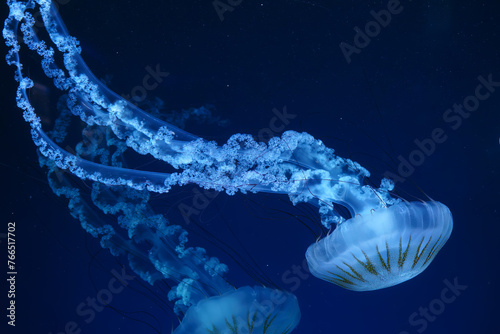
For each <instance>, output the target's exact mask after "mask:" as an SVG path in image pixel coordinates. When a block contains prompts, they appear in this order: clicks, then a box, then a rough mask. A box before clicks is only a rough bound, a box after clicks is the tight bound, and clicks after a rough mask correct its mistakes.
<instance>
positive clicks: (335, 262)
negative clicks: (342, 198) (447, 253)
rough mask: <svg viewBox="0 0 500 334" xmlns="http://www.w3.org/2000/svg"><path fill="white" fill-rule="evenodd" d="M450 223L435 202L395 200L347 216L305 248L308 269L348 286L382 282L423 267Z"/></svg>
mask: <svg viewBox="0 0 500 334" xmlns="http://www.w3.org/2000/svg"><path fill="white" fill-rule="evenodd" d="M452 229H453V218H452V215H451V212H450V210H449V209H448V207H446V206H445V205H444V204H442V203H440V202H435V201H430V202H423V203H421V202H400V203H398V204H395V205H393V206H390V207H388V208H379V209H377V210H373V211H372V213H370V214H364V215H356V216H354V217H353V218H351V219H348V220H347V221H345V222H344V223H342V224H339V225H338V227H337V228H336V229H335V230H334V231H333V232H332V233H331V234H330V235H328V236H327V237H326V238H323V239H321V240H320V241H318V242H317V243H314V244H312V245H311V246H309V248H308V249H307V252H306V258H307V263H308V265H309V269H310V271H311V273H312V274H313V275H314V276H316V277H318V278H321V279H323V280H325V281H328V282H331V283H333V284H336V285H339V286H341V287H343V288H346V289H349V290H354V291H370V290H379V289H383V288H387V287H390V286H393V285H397V284H400V283H402V282H405V281H407V280H409V279H411V278H413V277H415V276H417V275H418V274H420V273H421V272H422V271H424V270H425V269H426V268H427V267H428V266H429V264H430V263H431V262H432V260H433V259H434V258H435V257H436V255H437V253H438V252H439V250H440V249H441V248H442V247H443V246H444V244H445V243H446V241H447V240H448V238H449V237H450V235H451V231H452Z"/></svg>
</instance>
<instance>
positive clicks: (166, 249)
mask: <svg viewBox="0 0 500 334" xmlns="http://www.w3.org/2000/svg"><path fill="white" fill-rule="evenodd" d="M8 4H9V9H10V13H9V16H8V18H7V19H6V21H5V27H4V30H3V36H4V39H5V41H6V44H7V46H9V47H10V50H9V52H8V54H7V58H6V59H7V63H8V64H9V65H13V66H14V67H15V73H16V74H15V78H16V80H17V81H18V82H19V86H18V90H17V103H18V106H19V107H20V108H21V109H22V110H23V116H24V119H25V120H26V122H28V123H29V125H30V127H31V135H32V139H33V142H34V143H35V145H36V146H37V147H38V149H39V152H40V153H41V154H42V155H43V156H44V157H45V158H46V160H47V161H49V162H50V164H52V165H53V166H54V167H56V168H58V169H61V170H67V171H69V172H71V173H72V174H73V175H75V176H76V177H78V178H79V179H81V180H90V181H93V182H94V185H95V187H96V189H100V188H99V187H100V186H99V185H101V186H105V187H108V188H106V189H107V190H106V191H102V190H96V192H97V194H105V193H109V192H115V193H118V194H117V195H116V194H115V195H114V196H107V197H105V198H106V199H109V198H111V199H112V198H122V199H121V200H119V201H117V200H114V202H113V204H109V203H107V202H106V201H104V202H101V201H100V200H98V199H99V198H101V197H100V196H97V195H96V196H95V198H94V201H95V202H94V204H95V205H98V206H99V208H100V209H101V210H102V211H105V212H114V213H117V212H121V216H122V218H120V219H119V220H118V225H119V226H120V227H121V228H123V229H125V230H126V231H127V233H128V237H127V238H125V237H124V236H121V237H118V236H117V235H118V234H116V231H115V229H114V228H113V229H110V228H109V226H107V225H99V224H98V225H97V226H96V225H95V224H94V223H92V222H89V221H90V219H88V218H86V217H89V215H87V214H81V213H78V212H75V216H77V217H83V222H82V225H83V226H84V228H85V229H86V230H87V231H88V232H90V233H93V234H94V235H96V236H99V237H100V239H101V244H102V245H103V247H106V248H109V249H110V250H111V251H112V252H114V253H120V252H122V251H125V252H126V253H127V254H132V255H131V259H132V260H131V261H130V265H131V267H132V268H133V269H134V270H135V271H136V272H138V273H140V275H141V277H142V278H144V279H145V280H146V281H148V282H150V283H154V281H155V280H157V279H163V278H172V279H175V280H176V281H177V282H179V284H178V285H177V287H175V288H173V289H172V290H171V292H170V294H171V296H172V299H175V300H176V306H177V310H180V311H181V312H184V311H186V312H187V313H186V317H185V321H187V322H189V323H190V324H191V325H193V326H194V323H195V322H196V321H198V324H199V326H200V327H199V328H204V329H205V330H210V331H212V332H214V333H215V332H217V331H222V332H224V330H225V331H229V332H231V330H233V332H234V329H233V328H236V327H238V326H240V325H239V324H244V323H246V330H251V328H254V329H255V330H257V329H258V330H259V331H262V332H263V333H271V332H276V331H275V328H274V327H273V326H277V327H276V330H277V331H278V332H283V333H287V332H289V331H290V330H292V329H293V327H294V326H295V325H296V322H295V321H290V320H289V319H292V318H294V317H296V316H297V315H298V314H299V312H298V308H297V307H296V302H295V301H294V297H293V298H292V297H290V298H285V299H286V300H289V301H290V302H285V303H283V304H282V305H280V307H277V308H274V309H272V311H269V312H267V313H266V312H264V313H263V317H257V315H255V310H256V307H255V306H253V305H254V303H257V304H259V303H261V302H262V299H268V297H269V296H271V295H272V292H271V291H270V290H262V289H260V288H240V290H236V292H235V291H233V290H234V289H233V288H232V287H231V286H229V285H227V284H226V282H225V281H224V279H222V278H221V277H222V276H223V273H224V272H225V270H226V269H225V266H224V265H222V264H220V263H219V261H218V260H216V259H215V258H208V257H206V256H205V254H204V251H202V250H199V249H189V250H186V248H185V247H184V244H185V240H186V234H185V232H184V231H181V230H182V229H180V228H179V227H172V226H170V225H168V224H167V223H166V222H165V221H164V220H163V219H162V218H158V216H157V215H155V214H154V212H151V211H150V210H147V209H146V208H145V206H138V205H137V203H136V201H134V199H135V200H139V201H141V200H140V199H141V198H143V199H144V201H146V202H147V200H146V198H147V196H148V195H147V194H149V193H150V192H156V193H167V192H170V191H171V190H172V188H173V187H182V186H184V185H186V184H196V185H198V186H200V187H203V188H206V189H214V190H217V191H225V192H226V193H227V194H229V195H232V194H235V193H236V192H238V191H239V192H242V193H247V192H252V193H257V192H268V193H275V194H286V195H288V196H289V198H290V200H291V201H292V203H293V204H297V203H299V202H307V203H310V204H312V205H314V206H316V207H318V209H319V213H320V216H321V219H322V223H323V224H324V226H325V227H327V228H330V227H332V225H333V224H336V225H337V228H336V229H335V230H334V232H333V233H332V234H330V235H329V236H327V237H326V238H324V239H323V240H320V241H319V242H317V243H315V244H313V245H311V247H310V248H309V249H308V251H307V255H306V257H307V260H308V263H309V266H310V268H311V272H312V273H313V274H314V275H316V276H318V277H319V278H322V279H325V280H327V281H330V282H333V283H335V284H338V285H340V286H342V287H345V288H348V289H353V290H373V289H380V288H384V287H388V286H391V285H394V284H398V283H401V282H403V281H406V280H408V279H410V278H412V277H414V276H415V275H417V274H418V273H420V272H422V271H423V270H425V268H426V267H427V266H428V265H429V264H430V263H431V262H432V260H433V259H434V257H435V256H436V254H437V253H438V251H439V250H440V249H441V247H442V246H443V245H444V243H445V242H446V241H447V239H448V238H449V236H450V233H451V230H452V218H451V214H450V212H449V210H448V209H447V208H446V206H444V205H443V204H441V203H438V202H433V201H431V202H428V203H415V202H411V203H407V202H404V201H402V200H401V199H399V198H396V197H393V196H392V195H391V191H392V190H393V188H394V184H393V183H392V182H391V181H390V180H387V179H384V180H382V182H381V185H380V187H379V188H376V187H373V186H371V185H369V184H366V182H365V180H366V178H368V177H369V176H370V173H369V172H368V171H367V170H366V169H365V168H363V167H362V166H361V165H359V164H358V163H357V162H354V161H352V160H350V159H344V158H341V157H339V156H337V155H335V154H334V150H333V149H330V148H328V147H326V146H325V145H324V144H323V142H322V141H320V140H317V139H315V138H314V137H312V136H311V135H309V134H308V133H298V132H295V131H287V132H284V133H283V134H282V136H281V137H275V138H271V139H270V140H269V141H268V142H267V143H262V142H257V141H255V140H254V138H253V137H252V136H250V135H245V134H235V135H233V136H231V137H230V138H229V139H228V140H227V142H226V143H225V144H223V145H219V144H217V143H215V142H211V141H207V140H204V139H203V138H199V137H197V136H195V135H193V134H191V133H188V132H186V131H185V130H183V129H181V128H179V127H177V126H174V125H173V124H169V123H167V122H165V121H163V120H160V119H158V118H155V117H153V116H152V115H151V114H149V113H147V112H145V111H143V110H141V109H139V108H138V107H136V106H134V105H133V104H131V103H130V102H128V101H126V100H125V99H124V98H122V97H120V96H119V95H117V94H116V93H114V92H113V91H111V90H110V89H109V88H108V87H107V86H106V85H105V84H104V83H103V82H101V81H100V80H99V79H98V78H96V76H95V75H94V74H93V73H92V72H91V70H90V69H89V68H88V66H87V65H86V63H85V62H84V60H83V58H82V57H81V55H80V52H81V48H80V46H79V42H78V41H77V40H76V39H75V38H74V37H72V36H71V35H70V34H69V32H68V29H67V28H66V26H65V25H64V23H63V21H62V19H61V17H60V16H59V14H58V13H57V11H56V9H55V7H54V6H53V5H52V4H51V2H50V1H48V0H36V1H28V2H20V1H14V0H9V1H8ZM32 10H37V11H39V13H40V14H41V16H42V18H43V22H44V27H45V30H46V34H45V35H41V34H38V33H37V32H36V31H35V29H34V28H33V26H34V23H35V20H34V18H33V15H32V14H31V13H30V11H32ZM21 21H22V23H21ZM42 36H43V37H42ZM19 37H22V39H21V38H19ZM21 40H22V42H21ZM21 48H27V49H28V50H27V52H28V51H31V55H32V56H35V55H36V54H38V56H39V57H40V58H41V61H40V63H41V66H42V69H43V71H44V73H45V75H46V76H47V77H48V78H50V79H52V81H53V85H54V86H55V87H56V88H58V89H59V90H61V91H62V92H64V93H66V94H67V95H68V98H67V99H66V102H65V108H67V110H68V118H71V119H79V120H81V121H83V123H85V124H86V125H87V126H89V127H93V126H97V127H99V128H100V130H99V131H100V132H102V133H109V134H111V135H112V136H111V137H112V142H111V144H108V145H113V146H116V147H119V149H117V150H113V151H111V150H109V149H105V150H102V149H100V147H98V146H97V147H94V146H89V147H87V152H86V153H87V154H84V153H78V152H77V153H75V152H72V151H70V150H65V149H63V148H62V147H65V146H64V145H63V144H62V143H61V142H59V141H58V138H63V137H64V135H63V134H62V133H63V132H64V131H53V132H52V134H51V135H49V134H48V131H47V130H46V129H44V127H46V126H44V125H43V124H42V121H41V119H40V117H39V115H38V114H37V111H36V109H35V108H34V107H33V105H32V104H31V101H30V98H29V90H30V89H31V88H32V87H33V81H32V79H30V78H29V77H27V76H25V74H24V73H23V61H22V60H21V54H22V53H21V52H20V50H21ZM56 58H58V60H57V61H56ZM60 59H62V60H63V61H62V62H61V61H60ZM61 63H63V64H62V65H61ZM64 128H66V129H67V128H68V127H64ZM125 149H127V150H129V151H134V152H133V153H135V154H136V155H137V156H147V157H148V158H150V159H151V158H153V159H155V160H156V161H158V162H159V163H161V164H162V167H161V168H160V169H158V170H155V171H151V170H144V169H141V168H139V167H140V166H139V167H136V168H128V167H127V166H126V165H125V164H121V163H119V162H117V157H118V156H119V155H120V152H123V151H124V150H125ZM89 152H90V154H89ZM103 155H104V157H105V158H104V159H103V158H102V156H103ZM56 188H57V187H56ZM60 189H66V188H65V187H62V188H60ZM62 193H64V194H65V195H69V197H68V198H69V199H70V202H73V203H76V202H78V200H76V198H77V197H74V196H76V195H74V194H75V193H74V192H73V191H70V190H64V191H62ZM138 194H140V195H138ZM96 199H97V200H96ZM96 203H98V204H96ZM120 203H133V205H132V204H130V205H125V206H123V205H122V204H120ZM337 205H341V206H344V207H345V208H347V209H348V210H349V212H350V215H351V217H353V218H351V219H348V220H345V218H344V217H343V216H342V215H340V214H338V213H337V210H336V207H337ZM139 208H140V210H139ZM138 212H139V213H140V214H139V213H138ZM141 240H148V241H149V243H148V244H149V245H152V246H151V249H150V250H149V255H148V256H147V260H145V259H144V258H143V257H142V258H141V257H137V256H135V255H134V254H136V253H137V254H141V249H140V248H138V247H137V246H136V245H134V243H135V242H140V241H141ZM200 259H202V260H201V261H200ZM207 287H210V288H207ZM287 296H288V295H287ZM202 300H203V301H202ZM235 305H239V306H241V308H240V307H235ZM214 310H220V311H221V313H213V311H214ZM224 310H228V312H229V310H231V311H235V314H227V313H225V312H224ZM275 311H276V312H278V311H279V312H278V313H279V314H278V313H275ZM205 312H207V314H210V316H209V317H210V318H211V319H213V322H211V323H210V324H209V321H208V320H207V321H205V320H203V319H204V317H203V316H202V314H204V313H205ZM233 315H234V319H235V320H234V321H233ZM245 317H246V319H247V321H246V322H243V321H242V320H241V318H243V319H245ZM254 318H255V319H257V318H259V319H264V320H263V321H260V322H259V323H258V324H257V322H253V319H254ZM188 319H198V320H196V321H195V320H192V321H191V320H188ZM273 319H274V320H273ZM271 320H272V321H271ZM224 324H225V326H226V328H224V330H223V329H221V327H224ZM249 324H253V325H249ZM210 325H213V326H212V327H211V329H208V328H210ZM189 326H190V325H189V324H187V323H185V326H184V325H181V327H179V331H182V330H184V332H189V331H191V332H195V329H193V328H192V327H189ZM207 326H209V327H207ZM235 326H236V327H235ZM271 327H273V328H271ZM182 328H186V329H182ZM271 329H272V330H271ZM197 330H198V329H197ZM200 330H201V329H200ZM254 332H255V331H254Z"/></svg>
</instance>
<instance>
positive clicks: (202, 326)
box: [174, 286, 300, 334]
mask: <svg viewBox="0 0 500 334" xmlns="http://www.w3.org/2000/svg"><path fill="white" fill-rule="evenodd" d="M299 321H300V310H299V304H298V302H297V298H296V297H295V296H294V295H293V294H291V293H288V292H284V291H279V290H274V289H269V288H265V287H260V286H255V287H253V288H252V287H249V286H245V287H241V288H239V289H238V290H233V291H230V292H226V293H224V294H223V295H221V296H214V297H210V298H207V299H204V300H201V301H200V302H198V304H196V305H194V306H192V307H190V308H189V310H188V311H187V312H186V315H185V316H184V319H183V320H182V323H181V324H180V325H179V327H177V328H176V330H175V331H174V334H210V333H213V334H232V333H255V334H259V333H262V334H266V333H269V334H271V333H276V334H277V333H280V334H281V333H290V332H291V331H292V330H293V329H294V328H295V327H296V326H297V325H298V323H299Z"/></svg>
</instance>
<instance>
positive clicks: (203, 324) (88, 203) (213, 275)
mask: <svg viewBox="0 0 500 334" xmlns="http://www.w3.org/2000/svg"><path fill="white" fill-rule="evenodd" d="M64 98H65V96H63V97H62V99H63V100H64ZM61 106H63V108H62V110H61V113H60V115H59V117H58V118H57V119H56V122H55V127H54V129H53V130H52V131H51V132H50V134H49V136H50V137H51V138H54V139H55V140H57V141H59V142H63V141H65V139H66V137H67V136H68V127H69V126H70V122H68V120H69V118H68V116H69V110H68V109H67V108H64V104H61ZM202 112H203V110H202V111H201V112H200V114H201V113H202ZM72 137H74V136H72ZM126 150H127V147H126V145H125V144H124V143H123V142H121V141H119V140H116V138H115V137H114V136H113V134H112V133H111V132H110V131H109V129H106V128H103V127H99V126H95V125H94V126H86V127H85V128H84V129H83V130H82V139H81V141H80V142H78V143H77V144H76V145H75V154H76V155H78V156H79V157H82V158H85V159H86V160H89V161H100V163H101V164H104V165H110V166H115V167H120V166H123V165H124V164H125V163H126V159H124V153H125V152H126ZM39 161H40V165H41V166H42V167H45V168H47V169H48V180H49V185H50V187H51V189H52V190H53V192H54V193H55V194H56V195H58V196H61V197H64V198H66V199H67V200H68V208H69V210H70V212H71V214H72V215H73V216H74V217H75V218H76V219H78V220H79V221H80V224H81V226H82V227H83V229H84V230H85V231H86V232H88V233H89V234H91V235H92V236H93V237H95V238H98V239H99V240H100V244H101V246H102V247H103V248H104V249H108V250H109V251H110V252H111V254H112V255H114V256H126V257H127V259H128V263H129V266H130V268H132V269H133V270H134V272H135V273H137V274H138V275H139V276H140V277H141V278H142V279H143V280H144V281H146V282H147V283H149V284H150V285H152V286H155V285H158V284H160V283H163V282H166V281H170V282H172V281H173V282H174V283H175V284H176V285H174V286H172V285H170V284H167V287H168V288H170V291H169V293H168V298H169V300H170V301H171V302H173V303H174V308H173V310H174V312H175V313H176V314H177V315H179V316H180V317H182V321H181V322H180V324H179V326H178V327H177V328H176V329H175V331H174V332H173V333H174V334H182V333H190V334H196V333H200V334H201V333H290V332H292V330H293V329H294V328H295V327H296V326H297V325H298V323H299V320H300V309H299V305H298V301H297V298H296V297H295V296H294V295H293V294H292V293H289V292H285V291H281V290H278V289H276V288H269V287H265V286H254V287H250V286H243V287H239V288H236V287H234V286H232V284H230V283H229V282H228V281H227V280H226V278H225V274H226V273H227V271H228V268H227V266H226V265H225V264H223V263H221V262H220V261H219V260H218V259H217V258H215V257H209V256H208V255H207V254H206V251H205V250H204V249H203V248H201V247H188V246H187V243H188V233H187V232H186V231H185V230H184V229H182V227H180V226H178V225H174V224H172V223H170V221H169V220H168V219H167V218H166V217H165V216H164V215H162V214H158V213H156V212H155V211H154V210H153V208H152V207H151V205H150V203H149V202H150V192H148V191H146V190H142V191H140V190H135V189H131V188H129V187H123V186H114V187H109V186H106V185H103V184H100V183H93V184H92V190H91V193H90V194H89V195H85V194H84V192H82V191H81V189H79V187H78V186H75V182H72V180H71V177H70V175H68V173H64V171H62V170H60V169H59V168H58V167H57V166H56V165H55V164H54V162H53V161H52V160H50V159H48V158H46V157H45V156H43V155H40V156H39ZM96 211H97V212H96ZM99 212H100V213H102V214H104V215H105V216H106V217H108V219H106V220H104V219H103V218H102V217H101V215H99V214H98V213H99Z"/></svg>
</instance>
